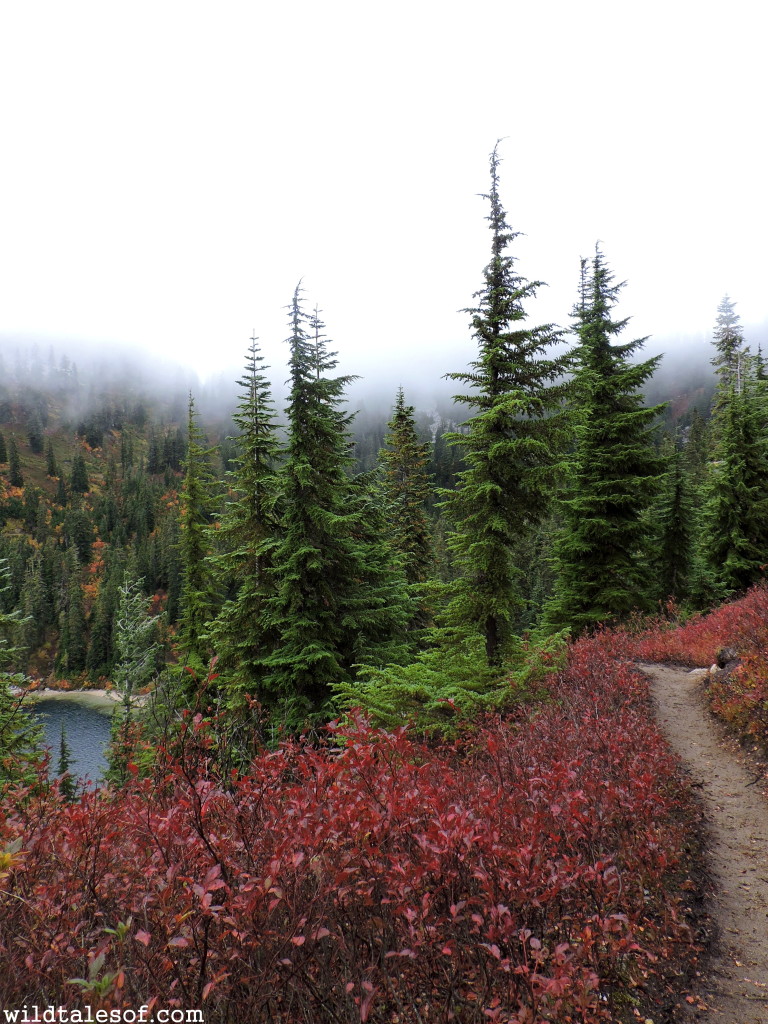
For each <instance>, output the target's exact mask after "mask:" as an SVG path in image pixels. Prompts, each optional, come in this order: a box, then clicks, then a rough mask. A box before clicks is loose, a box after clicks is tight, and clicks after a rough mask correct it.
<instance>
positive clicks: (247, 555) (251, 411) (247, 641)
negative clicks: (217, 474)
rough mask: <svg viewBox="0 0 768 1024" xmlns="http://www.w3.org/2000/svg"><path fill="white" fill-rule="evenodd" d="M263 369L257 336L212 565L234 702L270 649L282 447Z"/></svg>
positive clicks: (256, 682) (223, 662) (213, 638)
mask: <svg viewBox="0 0 768 1024" xmlns="http://www.w3.org/2000/svg"><path fill="white" fill-rule="evenodd" d="M266 369H267V367H266V366H264V358H263V356H262V355H261V352H260V349H259V345H258V339H257V338H256V337H255V336H254V337H252V338H251V345H250V347H249V349H248V355H247V357H246V364H245V371H244V374H243V376H242V377H241V378H240V380H239V381H238V382H237V383H238V387H239V388H240V400H239V402H238V405H237V410H236V412H235V414H234V417H233V419H234V423H235V426H236V427H237V428H238V431H239V433H238V435H237V437H236V438H235V439H233V440H236V441H237V448H236V455H235V456H234V460H233V464H234V468H233V470H232V472H231V473H230V479H231V482H232V486H233V492H234V493H233V495H232V497H231V500H229V501H228V503H227V505H226V508H225V511H224V514H223V515H222V517H221V520H220V530H219V537H220V540H221V544H222V547H223V548H224V553H223V554H221V555H219V556H218V557H217V558H215V560H214V561H215V567H216V573H217V576H218V579H219V582H220V584H221V586H222V589H225V590H227V591H228V592H229V593H230V596H229V597H228V599H227V600H226V601H225V602H224V604H223V606H222V608H221V611H220V613H219V615H218V617H217V618H216V620H215V622H214V623H213V625H212V628H211V630H210V642H211V644H212V646H213V648H214V650H215V651H216V654H217V656H218V663H217V670H218V671H219V672H220V673H221V674H222V675H224V676H226V677H227V679H228V682H229V684H230V697H231V698H232V700H233V701H234V702H235V703H238V702H239V700H240V695H242V694H243V693H247V694H254V693H256V692H257V691H258V689H259V686H260V681H261V680H262V679H263V676H264V655H265V652H266V651H267V650H268V649H269V647H270V641H269V639H268V637H267V634H266V630H265V626H264V623H263V612H264V602H265V600H266V598H267V596H269V595H270V594H272V593H273V580H272V577H271V575H270V572H269V570H270V567H271V566H272V554H273V548H274V545H275V543H276V537H277V531H278V517H279V510H278V507H277V503H278V494H279V489H278V478H277V475H276V467H277V464H278V461H279V457H280V448H279V444H278V440H277V436H276V429H275V423H274V420H275V412H274V408H273V405H272V398H271V393H270V386H269V381H268V379H267V377H266V376H265V370H266Z"/></svg>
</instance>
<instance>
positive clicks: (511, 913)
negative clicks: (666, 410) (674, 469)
mask: <svg viewBox="0 0 768 1024" xmlns="http://www.w3.org/2000/svg"><path fill="white" fill-rule="evenodd" d="M611 645H613V646H614V647H615V648H616V653H619V649H618V645H619V641H618V640H617V639H616V637H615V636H614V635H611V634H606V635H605V636H603V637H597V638H593V639H590V640H583V641H580V642H579V643H577V644H575V645H574V646H573V647H572V649H571V652H570V659H569V666H568V668H567V670H566V671H565V672H564V673H563V674H562V675H561V676H560V677H558V678H557V680H556V681H553V682H552V683H551V701H549V702H547V703H545V704H543V705H541V706H540V707H539V708H538V709H537V710H536V711H535V712H534V713H533V714H532V715H530V718H528V719H525V718H523V717H522V714H521V716H520V718H519V719H518V720H517V721H502V720H499V719H496V720H493V721H489V722H487V723H486V724H485V725H484V726H483V727H482V728H481V729H480V730H479V731H478V732H477V733H475V734H474V736H472V737H471V738H465V739H464V740H462V742H461V744H454V745H448V746H444V747H438V748H436V747H434V746H428V745H426V744H422V743H420V742H417V741H416V740H414V739H413V738H411V737H410V736H409V735H408V734H407V732H406V731H405V730H401V731H398V732H395V733H391V734H387V733H382V732H378V731H375V730H372V729H370V728H369V727H367V726H366V725H365V724H364V723H358V725H357V726H356V727H354V728H352V729H350V730H348V731H346V732H345V733H344V734H338V735H337V736H336V740H337V742H336V743H334V744H329V745H328V746H326V747H322V746H320V747H318V746H310V745H308V744H300V743H286V744H284V745H283V746H281V747H280V748H279V749H278V750H276V751H273V752H265V753H263V754H262V755H260V756H259V757H258V758H257V759H256V760H255V762H254V763H253V765H252V768H251V770H250V771H249V772H248V774H247V775H245V776H243V777H235V776H233V777H231V778H229V779H217V778H216V777H215V774H214V773H213V772H212V771H211V770H210V769H209V768H208V767H207V766H206V763H205V749H206V746H207V744H208V743H209V738H208V735H207V733H206V726H205V723H203V722H202V721H201V720H200V719H199V718H197V719H195V720H194V721H193V722H190V723H189V730H188V734H187V737H186V742H185V743H184V744H183V745H182V747H181V750H180V751H179V750H178V749H177V750H176V753H175V754H174V755H173V756H171V755H170V754H168V755H167V756H166V757H165V758H164V759H161V765H162V767H161V770H160V772H159V773H158V775H157V776H156V777H155V778H154V779H151V780H150V779H143V780H142V779H139V778H136V777H134V779H133V781H132V782H131V784H130V785H129V786H128V787H126V788H125V789H124V790H123V791H120V792H111V791H101V792H89V793H86V794H84V795H83V796H82V797H81V798H80V801H79V802H78V803H76V804H74V805H72V804H67V803H66V802H64V801H63V800H60V799H59V798H58V797H57V795H56V793H55V792H54V793H52V794H51V793H49V794H47V795H45V796H39V795H37V796H36V795H32V794H29V793H26V794H25V793H22V792H16V793H12V794H8V796H7V797H6V801H5V809H6V812H7V815H6V817H5V820H4V822H3V824H2V825H1V826H0V849H1V848H3V847H6V848H12V847H11V846H10V844H12V843H13V842H14V841H18V842H19V844H20V845H19V852H18V853H16V854H14V855H13V857H12V863H11V866H10V870H9V874H8V877H6V878H5V879H4V880H3V882H2V886H0V889H2V892H0V960H2V963H3V965H4V968H5V969H4V970H3V971H2V972H0V1003H2V1004H3V1005H6V1006H13V1005H21V1004H23V1003H24V1002H27V1003H29V1004H31V1003H33V1002H34V1001H35V1000H37V1001H38V1002H42V1001H43V1000H45V1001H46V1003H51V1002H57V1003H60V1004H62V1005H68V1006H75V1005H80V1004H81V1001H83V1002H86V1003H89V1004H91V1005H93V1006H96V1005H98V1006H100V1007H117V1006H126V1007H136V1006H140V1005H142V1004H144V1003H147V1002H150V1001H151V1000H156V1001H157V1003H158V1004H159V1005H165V1006H182V1007H190V1006H197V1005H201V1004H204V1006H205V1018H206V1021H208V1022H218V1021H235V1020H237V1021H243V1020H252V1021H256V1020H264V1021H273V1022H285V1024H289V1022H290V1024H298V1022H306V1024H309V1022H312V1024H319V1022H325V1021H336V1022H358V1021H362V1022H365V1021H369V1022H381V1024H385V1022H386V1024H389V1022H395V1021H399V1022H402V1024H406V1022H408V1024H410V1022H429V1021H438V1020H439V1021H449V1020H456V1021H460V1022H462V1024H470V1022H480V1021H488V1020H490V1021H499V1022H506V1024H540V1022H544V1021H553V1020H557V1021H561V1022H568V1021H570V1022H581V1024H594V1022H598V1021H609V1020H611V1019H613V1017H612V1015H611V1012H610V1009H609V1007H610V995H611V992H612V991H613V988H614V986H615V985H617V984H619V983H622V982H624V983H625V982H626V981H627V979H628V977H629V976H630V975H631V974H633V973H634V974H639V973H640V972H641V971H642V970H645V969H646V968H647V965H648V963H649V958H650V957H651V955H652V954H655V955H663V954H664V952H665V943H672V942H675V941H678V940H679V937H680V935H681V934H682V929H681V928H680V927H679V926H678V924H677V918H676V910H677V908H676V904H675V902H674V900H673V899H672V898H671V897H670V896H669V894H668V893H667V892H666V891H665V888H667V887H668V883H669V876H670V872H671V871H673V870H674V869H676V867H677V866H678V863H679V851H680V849H681V847H682V836H681V834H680V833H681V829H680V827H679V826H678V825H677V824H676V814H675V810H676V808H677V806H678V798H679V793H678V789H677V783H676V778H675V774H674V764H673V761H672V759H671V757H670V755H669V754H668V752H667V751H666V749H665V747H664V744H663V742H662V741H661V738H660V736H659V734H658V733H657V731H656V730H655V728H654V727H653V725H652V724H651V715H650V713H649V704H648V698H647V690H646V687H645V682H644V680H643V679H642V678H641V676H640V675H639V673H637V672H636V671H635V670H634V669H632V668H631V667H630V666H629V665H628V664H626V662H625V663H623V664H621V663H618V662H617V663H613V662H612V661H611V659H610V657H609V651H608V650H607V648H609V647H610V646H611ZM526 714H530V712H529V711H526ZM0 866H1V865H0ZM121 922H122V924H123V926H122V927H119V926H120V924H121ZM102 954H103V957H102ZM99 957H102V959H101V960H99ZM89 964H91V965H94V964H95V967H93V966H92V968H91V975H90V979H89ZM78 977H79V978H82V979H86V980H87V981H88V986H89V989H88V994H87V995H84V994H83V986H82V985H80V986H75V985H73V984H71V983H70V979H73V978H78ZM88 979H89V980H88Z"/></svg>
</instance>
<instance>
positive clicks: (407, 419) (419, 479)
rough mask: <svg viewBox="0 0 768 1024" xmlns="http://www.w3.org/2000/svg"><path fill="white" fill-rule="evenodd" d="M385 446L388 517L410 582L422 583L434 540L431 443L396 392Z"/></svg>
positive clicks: (381, 453)
mask: <svg viewBox="0 0 768 1024" xmlns="http://www.w3.org/2000/svg"><path fill="white" fill-rule="evenodd" d="M387 428H388V431H389V432H388V433H387V435H386V437H385V438H384V444H385V447H383V448H382V449H381V450H380V451H379V460H380V461H381V463H382V465H383V468H384V474H383V476H384V493H385V496H386V508H387V518H388V520H389V524H390V526H389V529H390V533H391V535H392V539H393V543H394V546H395V549H396V550H397V551H399V552H400V554H401V555H402V556H403V558H404V570H405V575H406V579H407V580H408V582H409V583H423V582H424V581H425V580H426V579H427V577H428V576H429V573H430V570H431V568H432V541H431V530H430V525H429V518H428V516H427V502H428V500H429V497H430V494H431V487H430V483H429V476H428V475H427V471H426V466H427V463H428V462H429V447H430V446H429V444H426V443H423V442H420V441H419V439H418V436H417V434H416V424H415V421H414V416H413V406H412V405H406V404H405V397H404V395H403V389H402V388H400V389H399V390H398V392H397V398H396V400H395V409H394V412H393V414H392V418H391V419H390V421H389V423H388V424H387Z"/></svg>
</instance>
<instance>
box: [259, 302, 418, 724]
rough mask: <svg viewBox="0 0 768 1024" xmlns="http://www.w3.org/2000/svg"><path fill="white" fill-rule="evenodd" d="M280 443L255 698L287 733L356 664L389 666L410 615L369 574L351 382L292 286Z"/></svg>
mask: <svg viewBox="0 0 768 1024" xmlns="http://www.w3.org/2000/svg"><path fill="white" fill-rule="evenodd" d="M290 324H291V336H290V338H289V339H288V343H289V345H290V349H291V355H290V373H291V391H290V398H289V404H288V408H287V415H288V423H289V430H290V436H289V442H288V450H287V458H286V463H285V466H284V468H283V471H282V477H283V492H284V494H283V504H282V515H281V522H280V537H279V540H278V543H277V545H276V546H275V548H274V553H273V556H272V562H273V568H272V569H271V570H270V573H271V575H272V578H273V581H274V586H275V593H274V596H272V597H270V598H269V600H268V601H267V603H266V608H265V617H264V622H265V627H266V629H267V631H268V632H269V633H274V635H275V636H276V638H277V642H276V644H275V647H274V649H273V650H272V651H271V653H270V654H269V655H268V657H267V658H266V659H265V667H266V669H267V672H266V675H265V679H264V682H263V684H262V687H261V690H260V694H259V696H260V697H261V699H262V703H264V704H265V705H267V707H268V708H270V709H272V710H275V709H277V708H279V709H280V710H279V714H280V715H281V717H282V718H283V719H284V720H285V721H286V722H287V723H288V725H289V727H291V728H295V727H297V726H298V725H300V724H301V723H302V722H303V721H304V720H305V719H306V717H307V716H308V715H312V714H313V713H316V712H318V711H320V710H321V709H322V707H323V705H324V704H325V702H326V701H327V699H328V697H329V694H330V687H331V686H332V685H333V684H335V683H338V682H340V681H343V680H350V679H352V678H353V676H354V673H355V665H356V664H358V663H359V661H360V659H361V657H362V656H365V658H366V659H368V660H371V661H373V662H374V663H377V662H378V661H379V660H380V659H390V658H391V657H392V655H393V651H394V648H396V646H397V645H396V642H395V641H396V637H397V635H398V632H399V633H400V634H401V635H402V633H403V632H404V627H405V622H406V619H407V615H408V612H409V609H408V608H407V601H406V597H405V594H400V595H398V598H399V599H398V600H397V602H396V603H394V604H388V601H389V599H391V598H392V597H393V595H392V593H391V591H390V592H386V591H382V589H381V588H380V587H378V586H377V583H379V582H380V577H379V578H378V579H377V576H378V567H379V564H380V563H378V564H377V565H376V566H375V569H376V571H375V572H373V573H372V572H369V569H368V566H367V565H366V557H369V556H370V555H371V547H370V545H369V543H368V541H369V538H368V535H367V533H366V526H365V523H364V522H363V521H362V520H361V503H360V501H359V496H358V495H356V494H355V491H354V489H353V487H352V485H351V484H350V480H349V476H348V469H349V467H350V466H351V463H352V455H351V438H350V436H349V423H350V417H349V415H347V414H346V413H345V412H344V411H343V410H342V408H341V404H342V401H343V396H344V391H345V388H346V386H347V384H348V383H349V381H350V380H351V379H352V378H350V377H348V376H342V377H331V376H329V375H328V374H329V373H330V371H332V370H333V369H334V368H335V366H336V359H335V355H334V354H333V353H330V352H329V351H328V347H327V342H326V339H325V337H324V336H323V333H322V331H323V324H322V323H321V322H320V320H319V318H318V316H317V314H315V316H314V317H307V315H306V314H305V313H304V311H303V309H302V306H301V301H300V289H299V288H297V289H296V292H295V294H294V297H293V302H292V303H291V306H290Z"/></svg>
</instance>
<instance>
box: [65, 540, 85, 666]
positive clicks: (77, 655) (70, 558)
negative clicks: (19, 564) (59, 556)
mask: <svg viewBox="0 0 768 1024" xmlns="http://www.w3.org/2000/svg"><path fill="white" fill-rule="evenodd" d="M63 583H64V594H63V603H62V609H61V614H60V616H59V621H60V636H59V655H58V666H57V667H58V669H59V671H60V672H62V673H63V672H66V673H67V674H69V675H73V674H77V673H79V672H82V670H83V669H84V668H85V662H86V658H87V655H88V628H87V624H86V619H85V606H84V601H83V588H82V571H81V568H80V563H79V561H78V559H77V551H76V550H75V548H73V547H71V548H68V549H67V553H66V557H65V564H64V578H63Z"/></svg>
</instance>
